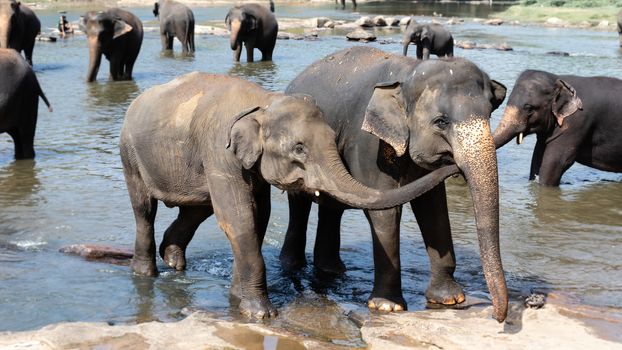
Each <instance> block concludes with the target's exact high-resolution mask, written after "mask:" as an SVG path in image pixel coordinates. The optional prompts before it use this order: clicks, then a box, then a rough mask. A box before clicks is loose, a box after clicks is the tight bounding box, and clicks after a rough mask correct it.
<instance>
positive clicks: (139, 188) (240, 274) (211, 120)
mask: <svg viewBox="0 0 622 350" xmlns="http://www.w3.org/2000/svg"><path fill="white" fill-rule="evenodd" d="M334 139H335V134H334V132H333V131H332V130H331V128H330V127H329V126H328V125H326V123H325V122H324V121H323V118H322V114H321V112H320V110H319V109H318V108H317V106H316V105H315V103H314V101H313V100H312V99H311V98H310V97H308V96H307V97H292V96H286V95H284V94H282V93H272V92H269V91H267V90H264V89H263V88H261V87H260V86H258V85H256V84H253V83H249V82H247V81H244V80H242V79H239V78H234V77H228V76H221V75H211V74H207V73H196V72H195V73H190V74H187V75H184V76H182V77H180V78H177V79H175V80H173V81H171V82H169V83H167V84H164V85H160V86H156V87H154V88H151V89H149V90H147V91H145V92H144V93H143V94H141V95H140V96H139V97H138V98H137V99H136V100H134V102H133V103H132V104H131V106H130V107H129V109H128V111H127V115H126V118H125V122H124V125H123V129H122V131H121V137H120V153H121V159H122V162H123V172H124V175H125V179H126V183H127V187H128V191H129V195H130V200H131V202H132V208H133V209H134V216H135V219H136V242H135V250H134V254H135V255H134V258H133V260H132V264H131V266H132V269H133V271H134V272H135V273H137V274H141V275H149V276H155V275H157V273H158V270H157V268H156V263H155V253H156V247H155V241H154V227H153V224H154V220H155V216H156V210H157V202H158V201H162V202H164V203H165V204H166V205H167V206H168V207H173V206H177V207H179V216H178V217H177V219H176V220H175V221H174V222H173V223H172V224H171V225H170V226H169V228H168V229H167V230H166V232H165V233H164V238H163V240H162V243H161V245H160V249H159V251H160V255H161V256H162V258H163V259H164V261H165V262H166V263H167V264H168V265H169V266H171V267H173V268H175V269H177V270H183V269H184V268H185V265H186V260H185V250H186V247H187V245H188V243H189V242H190V240H191V239H192V236H193V235H194V232H195V231H196V229H197V227H198V226H199V225H200V224H201V222H203V221H204V220H205V219H207V218H208V217H209V216H211V215H212V214H215V215H216V218H217V220H218V224H219V226H220V228H221V229H222V230H223V231H224V232H225V234H226V235H227V237H228V238H229V240H230V243H231V248H232V250H233V255H234V264H233V277H232V282H231V283H232V286H231V290H230V292H231V295H232V296H233V297H234V299H233V300H239V301H240V305H239V308H240V311H241V312H242V313H243V314H246V315H248V316H250V317H256V318H264V317H272V316H275V315H276V309H275V308H274V307H273V306H272V304H271V303H270V301H269V299H268V292H267V288H266V272H265V265H264V261H263V257H262V255H261V245H262V242H263V238H264V235H265V232H266V228H267V224H268V220H269V218H270V184H272V185H275V186H277V187H278V188H280V189H282V190H297V191H301V192H305V193H310V194H313V195H314V196H318V197H320V198H322V197H325V196H326V195H327V194H328V195H330V196H335V197H336V198H339V200H340V201H343V202H345V203H348V204H349V205H352V206H354V207H365V208H377V209H379V208H387V207H392V206H394V205H397V204H399V203H404V202H406V201H409V200H411V199H412V198H414V197H416V196H418V195H420V194H422V193H424V192H426V191H428V190H430V189H431V188H433V187H434V186H436V185H437V184H438V183H439V182H442V181H443V180H444V179H445V178H446V177H447V176H450V175H451V174H453V173H456V172H457V171H458V169H457V167H455V166H448V167H444V168H442V169H439V170H438V171H436V172H434V173H432V174H430V175H429V176H428V177H426V178H423V179H422V180H420V181H418V182H416V183H413V184H410V185H409V186H405V187H403V188H400V189H399V190H394V191H386V192H382V193H381V192H379V191H377V190H374V189H370V188H368V187H365V186H363V185H362V184H360V183H358V182H357V181H356V180H354V179H353V178H352V177H351V176H350V174H349V173H348V172H347V171H346V169H345V167H344V166H343V164H342V163H341V160H340V158H339V154H338V153H337V148H336V145H335V143H334Z"/></svg>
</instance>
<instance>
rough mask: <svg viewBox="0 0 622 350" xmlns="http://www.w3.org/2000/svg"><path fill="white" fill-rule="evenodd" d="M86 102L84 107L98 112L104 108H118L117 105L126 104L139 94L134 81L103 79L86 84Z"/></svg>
mask: <svg viewBox="0 0 622 350" xmlns="http://www.w3.org/2000/svg"><path fill="white" fill-rule="evenodd" d="M86 86H87V91H88V101H87V102H88V103H87V104H86V108H88V109H89V110H92V111H95V112H98V111H100V108H99V107H103V108H104V109H111V108H112V109H115V110H116V109H118V105H127V104H129V102H130V101H131V100H132V99H134V98H135V97H136V96H138V94H139V92H140V91H139V88H138V85H137V84H136V82H135V81H133V80H127V81H103V82H93V83H89V84H86Z"/></svg>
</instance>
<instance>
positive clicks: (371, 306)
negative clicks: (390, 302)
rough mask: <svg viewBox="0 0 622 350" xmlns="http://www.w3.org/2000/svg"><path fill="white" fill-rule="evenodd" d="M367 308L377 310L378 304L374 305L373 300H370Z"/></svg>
mask: <svg viewBox="0 0 622 350" xmlns="http://www.w3.org/2000/svg"><path fill="white" fill-rule="evenodd" d="M367 307H368V308H370V309H375V308H376V303H374V301H373V300H370V301H368V302H367Z"/></svg>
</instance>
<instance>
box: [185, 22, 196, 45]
mask: <svg viewBox="0 0 622 350" xmlns="http://www.w3.org/2000/svg"><path fill="white" fill-rule="evenodd" d="M193 24H194V23H193ZM186 40H187V41H188V44H187V45H188V49H189V51H190V52H194V25H192V26H190V25H189V26H188V27H187V28H186Z"/></svg>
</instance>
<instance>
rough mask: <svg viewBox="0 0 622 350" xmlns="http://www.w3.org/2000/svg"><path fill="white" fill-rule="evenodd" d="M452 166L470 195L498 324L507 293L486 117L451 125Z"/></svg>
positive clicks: (502, 317) (494, 166) (494, 163)
mask: <svg viewBox="0 0 622 350" xmlns="http://www.w3.org/2000/svg"><path fill="white" fill-rule="evenodd" d="M455 135H456V140H457V145H455V146H454V157H455V160H456V164H457V165H458V167H460V169H461V170H462V172H463V174H464V176H465V178H466V180H467V183H468V186H469V190H470V192H471V197H472V200H473V206H474V209H475V222H476V226H477V237H478V240H479V248H480V256H481V261H482V268H483V270H484V276H485V278H486V284H487V285H488V290H489V291H490V295H491V297H492V304H493V317H494V318H495V319H496V320H497V321H499V322H502V321H503V320H505V318H506V316H507V311H508V292H507V286H506V283H505V276H504V273H503V266H502V264H501V254H500V249H499V183H498V173H497V156H496V151H495V146H494V143H493V139H492V136H491V133H490V125H489V123H488V120H487V119H486V118H472V119H470V120H468V121H466V122H463V123H460V124H457V125H456V126H455Z"/></svg>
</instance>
